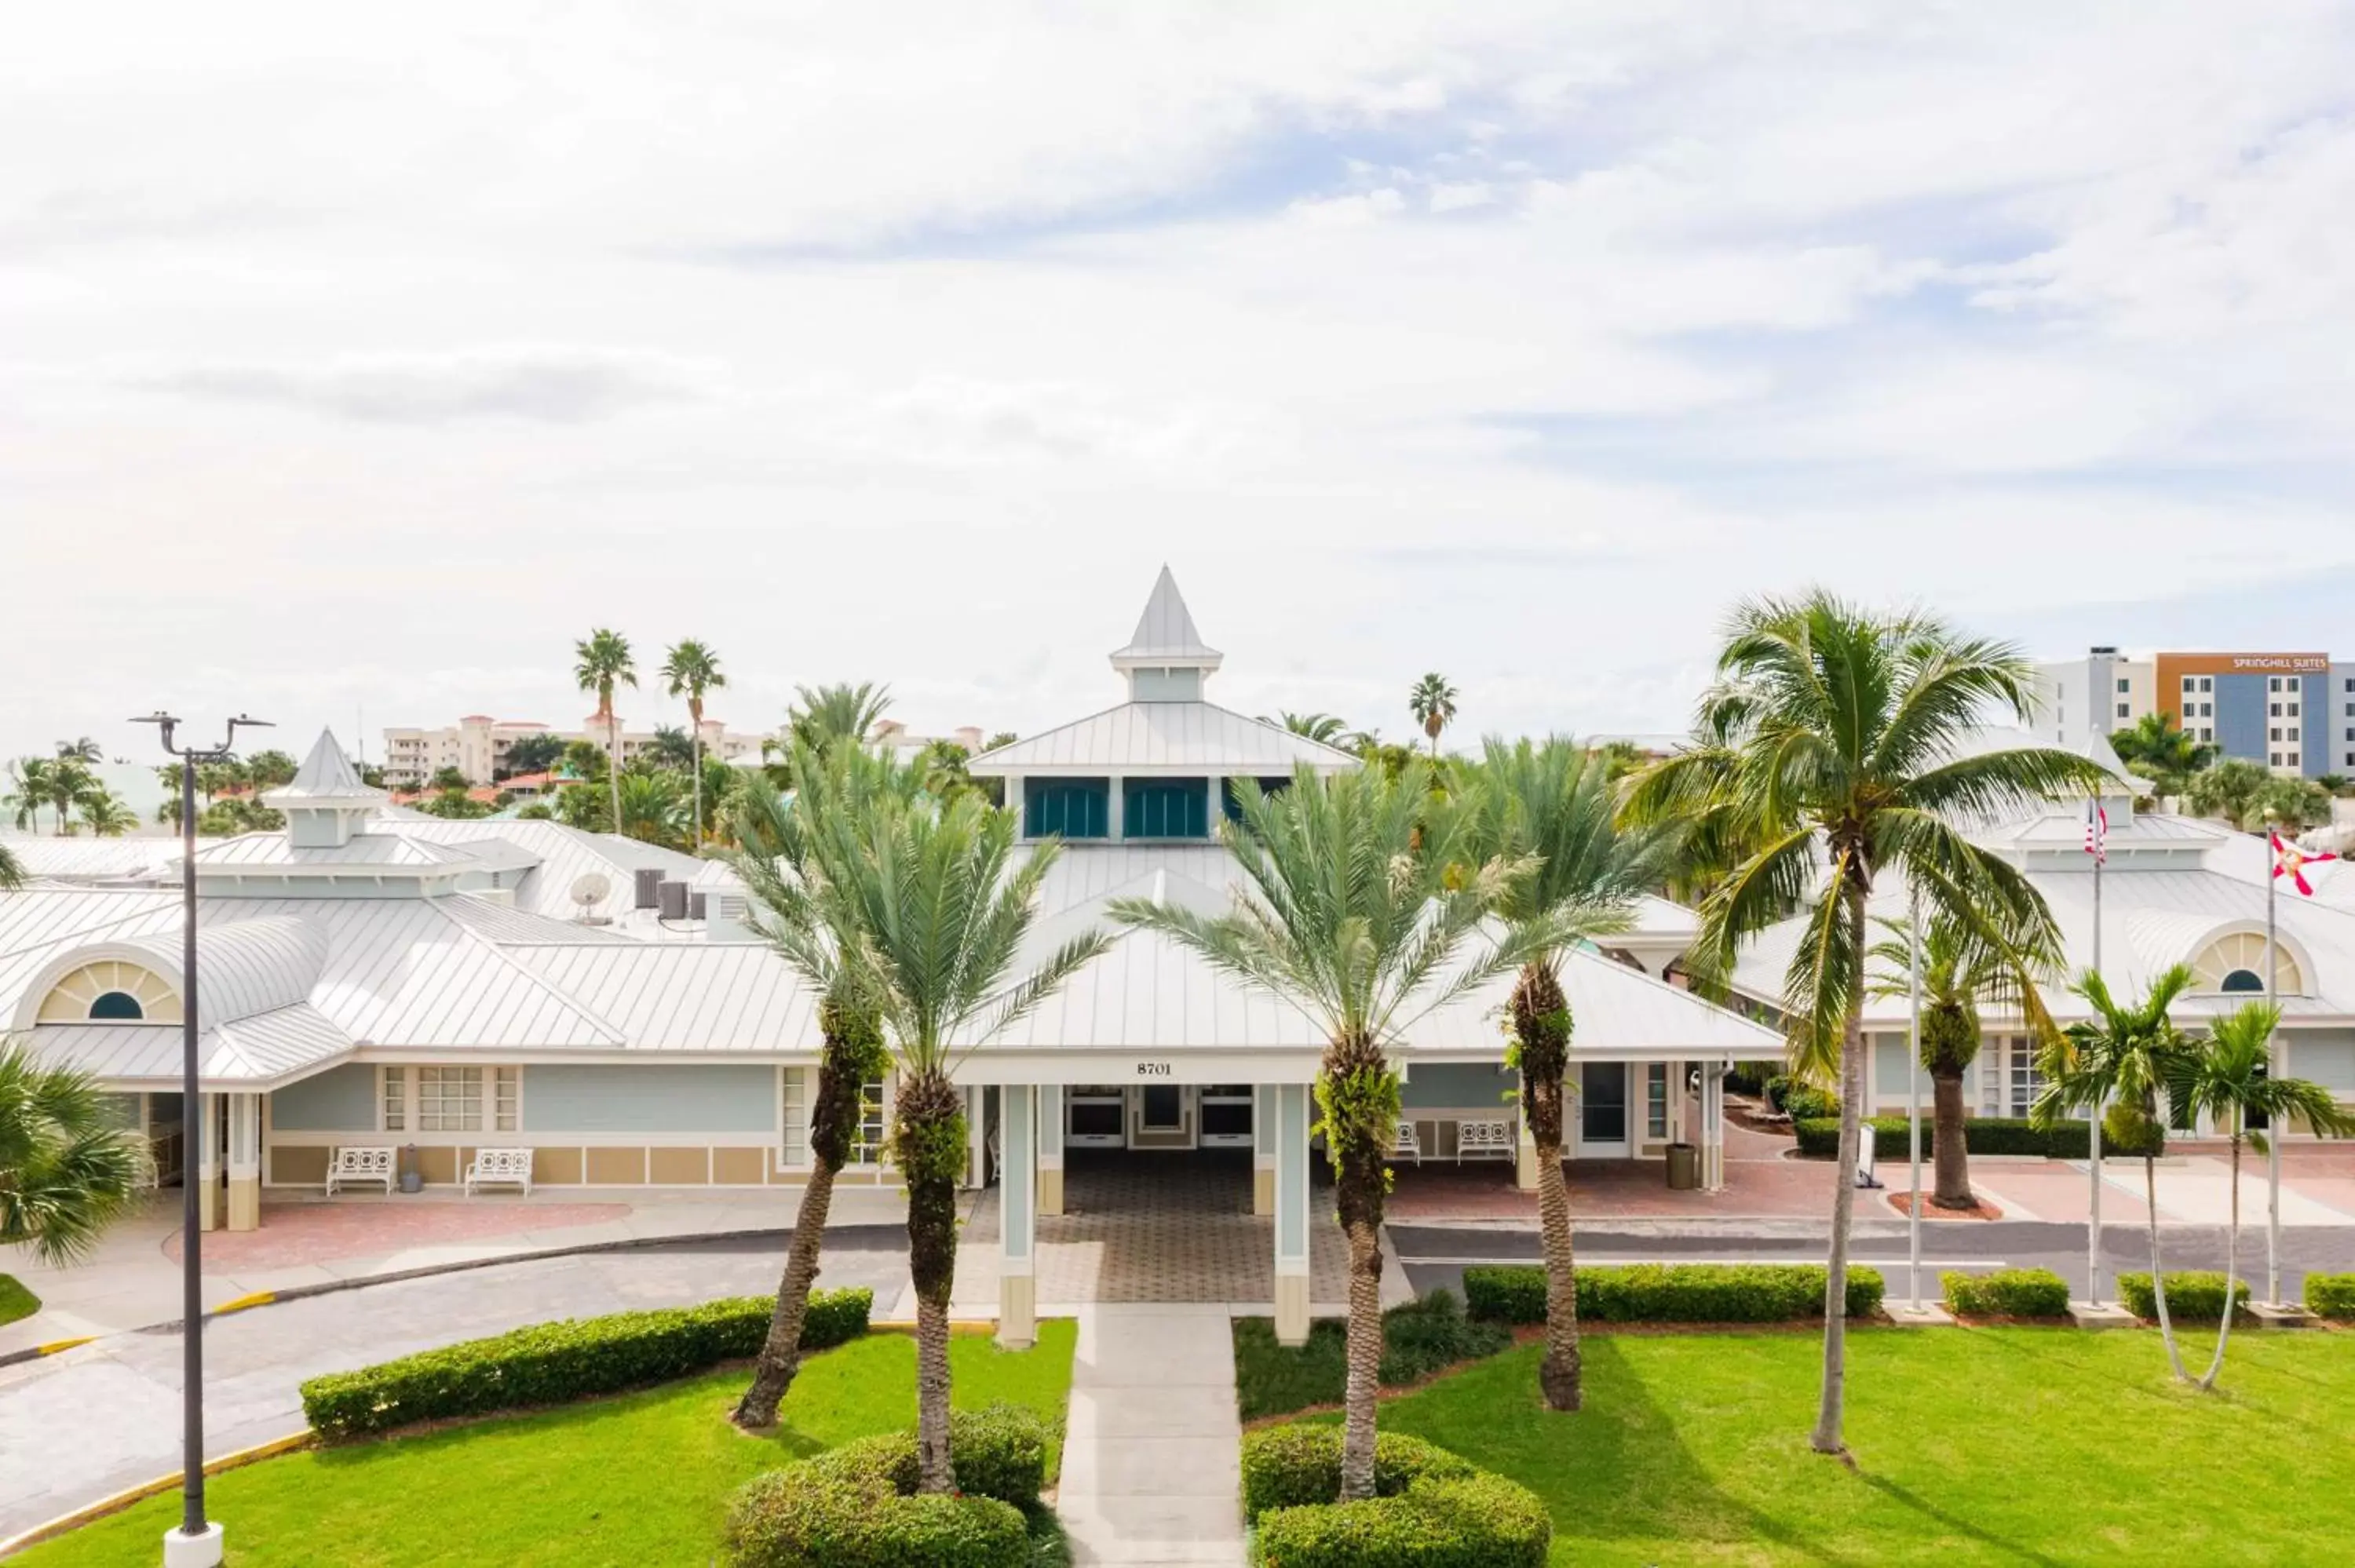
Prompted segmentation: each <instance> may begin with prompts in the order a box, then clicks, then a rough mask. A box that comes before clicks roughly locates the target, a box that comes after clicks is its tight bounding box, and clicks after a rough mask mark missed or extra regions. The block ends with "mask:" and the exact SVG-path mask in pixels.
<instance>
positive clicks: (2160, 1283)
mask: <svg viewBox="0 0 2355 1568" xmlns="http://www.w3.org/2000/svg"><path fill="white" fill-rule="evenodd" d="M2142 1193H2143V1203H2144V1205H2145V1206H2146V1207H2147V1208H2148V1209H2149V1210H2150V1298H2151V1305H2152V1307H2153V1308H2155V1309H2156V1310H2157V1311H2158V1338H2159V1342H2160V1343H2162V1344H2164V1345H2165V1346H2166V1347H2167V1364H2168V1365H2169V1366H2171V1367H2173V1368H2174V1369H2175V1381H2176V1382H2178V1383H2190V1381H2191V1374H2190V1373H2189V1372H2185V1371H2184V1370H2183V1353H2182V1352H2181V1351H2179V1350H2177V1349H2176V1348H2175V1326H2174V1325H2173V1324H2172V1323H2169V1321H2168V1320H2167V1276H2166V1275H2165V1274H2164V1273H2162V1272H2161V1271H2160V1268H2159V1262H2158V1160H2154V1159H2153V1158H2151V1157H2150V1156H2149V1155H2147V1154H2146V1155H2144V1156H2143V1158H2142Z"/></svg>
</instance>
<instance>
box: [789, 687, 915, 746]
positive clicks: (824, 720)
mask: <svg viewBox="0 0 2355 1568" xmlns="http://www.w3.org/2000/svg"><path fill="white" fill-rule="evenodd" d="M794 696H795V697H797V698H798V699H799V701H797V702H795V703H794V706H793V710H792V712H791V713H789V714H787V715H786V717H785V727H786V730H787V734H788V738H789V740H790V742H791V744H793V745H794V746H806V747H810V748H811V749H813V750H815V751H824V750H826V748H827V747H830V746H832V745H833V744H834V743H835V742H836V741H838V740H853V741H860V742H863V741H865V740H866V739H867V738H868V736H870V735H872V734H873V733H874V730H875V726H876V725H877V724H878V723H879V722H880V721H881V720H882V717H883V715H884V714H885V713H886V712H887V711H889V710H890V706H891V688H890V687H889V686H879V685H877V684H876V683H874V682H872V681H861V682H859V683H858V684H857V685H855V686H854V685H851V684H849V683H847V682H846V683H837V684H835V685H831V686H819V687H817V688H815V690H813V689H812V688H810V687H808V686H795V687H794Z"/></svg>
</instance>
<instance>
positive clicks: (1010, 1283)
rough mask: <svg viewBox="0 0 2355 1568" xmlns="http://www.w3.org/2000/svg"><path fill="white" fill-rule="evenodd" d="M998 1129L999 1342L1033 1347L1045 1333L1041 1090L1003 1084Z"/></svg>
mask: <svg viewBox="0 0 2355 1568" xmlns="http://www.w3.org/2000/svg"><path fill="white" fill-rule="evenodd" d="M997 1129H998V1133H999V1139H998V1146H997V1158H998V1170H997V1245H998V1251H999V1257H998V1265H997V1342H998V1343H999V1344H1000V1345H1002V1346H1004V1347H1005V1348H1006V1349H1007V1350H1009V1351H1027V1350H1028V1349H1029V1348H1030V1347H1031V1346H1032V1345H1033V1344H1036V1343H1037V1342H1038V1339H1039V1282H1038V1280H1037V1278H1036V1277H1035V1272H1036V1269H1037V1266H1038V1248H1039V1236H1038V1221H1039V1096H1038V1091H1037V1090H1035V1089H1033V1088H1032V1087H1031V1086H1029V1085H1028V1084H1008V1085H1007V1086H1005V1087H1004V1088H1002V1089H1000V1090H998V1092H997Z"/></svg>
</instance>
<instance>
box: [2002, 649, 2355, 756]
mask: <svg viewBox="0 0 2355 1568" xmlns="http://www.w3.org/2000/svg"><path fill="white" fill-rule="evenodd" d="M2037 683H2038V688H2039V691H2038V696H2039V702H2038V715H2039V716H2038V725H2039V727H2040V728H2041V729H2043V730H2044V731H2045V732H2046V733H2048V734H2050V735H2051V737H2052V739H2053V740H2054V742H2055V743H2056V744H2058V745H2061V746H2065V747H2071V748H2073V749H2075V748H2082V747H2083V746H2085V745H2086V744H2087V743H2088V742H2089V741H2091V740H2092V739H2094V737H2095V736H2106V735H2111V734H2114V733H2115V732H2116V731H2118V730H2122V729H2132V728H2133V727H2134V726H2135V725H2136V724H2137V722H2139V721H2140V720H2141V719H2142V718H2143V717H2144V715H2148V714H2154V713H2165V714H2171V715H2174V717H2175V722H2176V725H2177V726H2179V728H2181V729H2182V730H2183V732H2184V733H2185V734H2187V735H2189V736H2191V738H2192V739H2194V740H2197V741H2200V742H2203V743H2205V744H2207V745H2210V746H2213V747H2216V748H2217V750H2218V752H2219V753H2220V754H2221V755H2222V756H2225V757H2238V758H2246V759H2247V760H2249V761H2252V762H2262V763H2264V765H2265V766H2267V767H2269V768H2273V769H2274V770H2275V772H2278V773H2286V774H2291V775H2295V776H2296V777H2300V778H2306V779H2319V778H2321V777H2322V776H2323V775H2325V774H2333V773H2335V774H2355V662H2338V663H2334V662H2332V660H2331V657H2330V655H2329V654H2328V653H2280V652H2256V653H2153V654H2149V655H2147V656H2143V657H2135V656H2131V655H2126V654H2122V653H2120V652H2119V651H2118V650H2117V649H2115V648H2094V649H2093V650H2091V651H2090V652H2088V653H2087V654H2086V655H2085V657H2083V659H2072V660H2068V661H2066V662H2061V663H2052V664H2044V665H2041V666H2040V667H2039V669H2038V674H2037Z"/></svg>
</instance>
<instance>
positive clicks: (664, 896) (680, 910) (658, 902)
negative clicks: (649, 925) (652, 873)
mask: <svg viewBox="0 0 2355 1568" xmlns="http://www.w3.org/2000/svg"><path fill="white" fill-rule="evenodd" d="M657 875H659V873H657ZM655 915H656V916H659V917H660V918H662V919H665V920H684V919H686V918H687V884H686V883H684V882H664V883H659V884H657V885H656V886H655Z"/></svg>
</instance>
